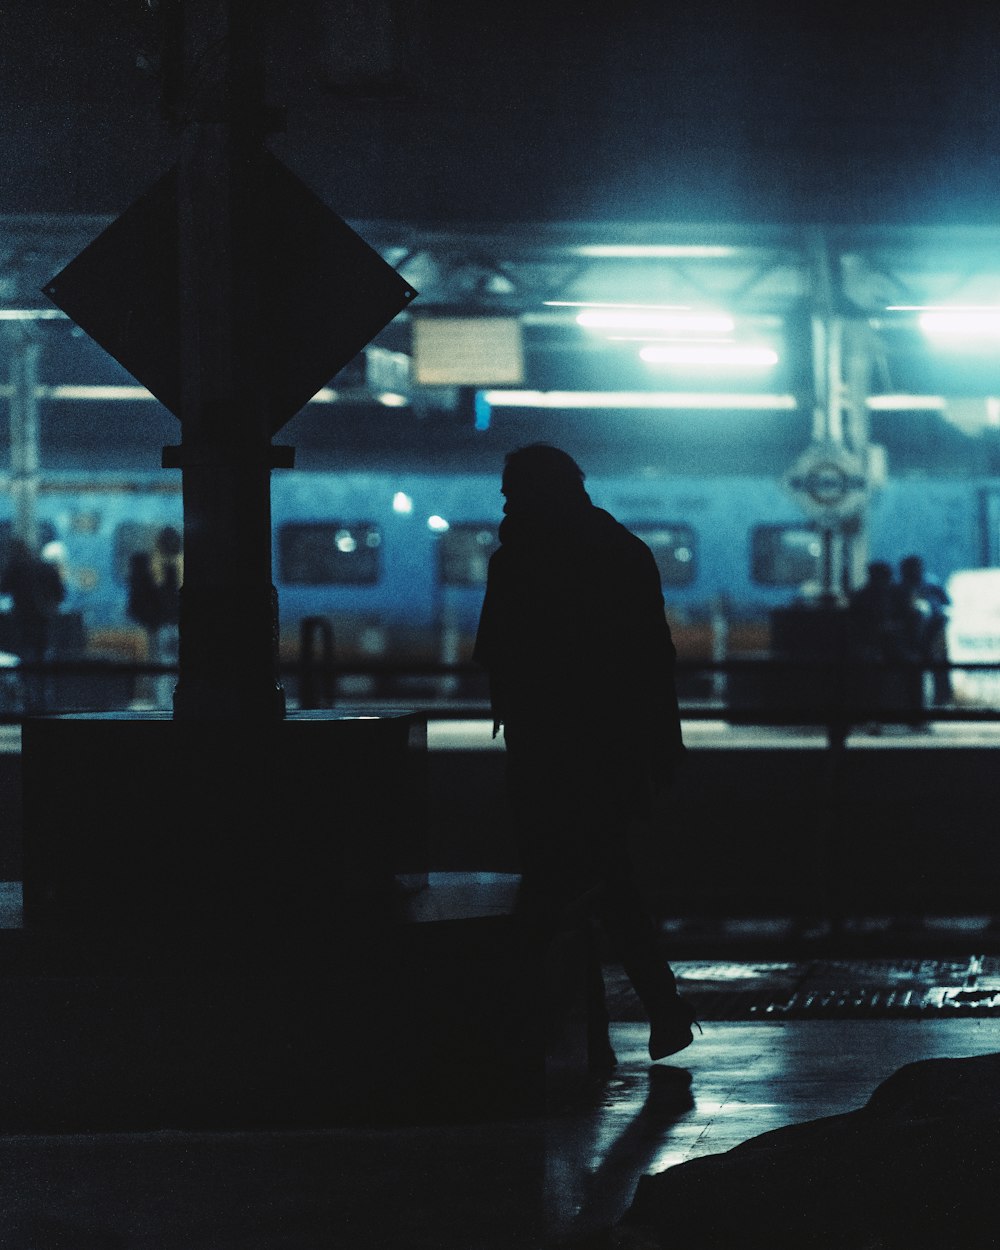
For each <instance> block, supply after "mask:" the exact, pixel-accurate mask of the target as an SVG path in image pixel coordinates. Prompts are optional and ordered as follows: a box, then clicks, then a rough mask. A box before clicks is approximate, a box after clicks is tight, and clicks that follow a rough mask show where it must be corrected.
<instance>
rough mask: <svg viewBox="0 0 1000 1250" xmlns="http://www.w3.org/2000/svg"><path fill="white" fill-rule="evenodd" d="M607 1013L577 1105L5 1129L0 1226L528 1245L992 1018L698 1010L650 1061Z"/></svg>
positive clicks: (584, 1222) (280, 1239) (156, 1237)
mask: <svg viewBox="0 0 1000 1250" xmlns="http://www.w3.org/2000/svg"><path fill="white" fill-rule="evenodd" d="M12 1023H13V1022H11V1021H7V1022H6V1025H5V1027H8V1028H9V1027H12ZM344 1027H345V1028H351V1027H352V1024H351V1019H350V1011H349V1007H348V1008H347V1009H346V1010H345V1017H344ZM612 1032H613V1042H614V1045H615V1048H616V1050H617V1053H618V1058H619V1066H618V1069H617V1071H616V1072H615V1074H614V1076H613V1077H612V1078H611V1079H610V1080H608V1081H607V1082H606V1083H604V1084H603V1085H600V1086H597V1087H595V1090H594V1091H593V1095H592V1097H590V1098H589V1099H588V1100H586V1101H585V1102H583V1103H582V1104H579V1105H575V1106H570V1107H563V1108H558V1107H556V1108H552V1109H550V1111H549V1112H547V1113H546V1114H544V1115H537V1116H534V1117H530V1118H525V1119H508V1120H504V1119H502V1118H497V1119H493V1120H491V1121H489V1122H479V1123H468V1124H442V1125H435V1126H420V1125H407V1126H398V1127H392V1126H388V1127H378V1128H374V1127H372V1128H367V1127H352V1128H336V1127H331V1128H327V1129H317V1130H309V1131H301V1130H298V1131H289V1132H278V1131H260V1132H246V1131H241V1132H233V1133H226V1132H211V1133H209V1132H185V1131H179V1130H178V1129H176V1128H175V1127H171V1126H170V1125H164V1127H163V1131H159V1132H144V1133H102V1134H92V1135H81V1134H70V1135H62V1136H54V1135H37V1136H32V1135H19V1136H7V1137H0V1178H2V1179H0V1244H2V1245H3V1246H4V1247H10V1248H11V1250H57V1248H63V1247H73V1248H74V1250H88V1248H89V1250H153V1248H154V1247H155V1250H181V1248H183V1250H229V1248H230V1247H232V1248H234V1250H235V1247H240V1250H278V1248H279V1247H280V1248H281V1250H388V1248H390V1247H391V1248H396V1247H398V1248H399V1250H514V1248H518V1250H535V1248H538V1250H542V1248H543V1247H547V1246H550V1245H552V1244H553V1243H556V1244H557V1243H558V1242H559V1241H560V1240H561V1239H565V1238H569V1237H572V1238H574V1239H575V1238H576V1237H578V1236H580V1235H582V1234H585V1233H589V1232H591V1231H593V1230H595V1229H597V1228H599V1227H602V1226H604V1225H606V1224H608V1223H610V1222H612V1221H614V1220H616V1219H617V1218H618V1217H619V1216H620V1214H621V1213H622V1212H623V1210H624V1209H625V1208H626V1206H627V1205H628V1202H629V1200H630V1198H631V1195H632V1192H633V1190H634V1187H635V1184H636V1182H637V1180H638V1178H639V1176H640V1175H642V1174H643V1173H655V1172H659V1171H662V1170H663V1169H665V1168H669V1167H671V1166H673V1165H675V1164H678V1163H681V1162H684V1161H686V1160H689V1159H693V1158H696V1157H698V1156H701V1155H704V1154H709V1153H714V1152H720V1151H725V1150H728V1149H730V1148H731V1147H732V1146H735V1145H737V1144H738V1143H740V1142H742V1141H744V1140H746V1139H747V1138H749V1137H752V1136H754V1135H756V1134H759V1133H761V1132H764V1131H767V1130H769V1129H772V1128H776V1127H779V1126H781V1125H786V1124H793V1123H800V1122H802V1121H805V1120H809V1119H814V1118H817V1117H821V1116H826V1115H832V1114H837V1113H840V1112H844V1111H850V1110H853V1109H855V1108H857V1107H859V1106H860V1105H861V1104H862V1103H864V1102H865V1101H866V1099H867V1098H868V1096H869V1094H870V1093H871V1091H872V1090H873V1088H874V1087H875V1086H876V1085H877V1084H878V1083H880V1082H881V1081H882V1080H884V1079H885V1078H886V1077H888V1076H889V1075H890V1074H891V1073H892V1072H893V1071H895V1070H896V1069H897V1068H898V1067H900V1066H902V1065H903V1064H905V1063H909V1062H912V1061H914V1060H918V1059H924V1058H931V1057H940V1056H947V1057H963V1056H969V1055H977V1054H987V1053H990V1052H994V1051H1000V1020H998V1019H994V1018H990V1017H982V1018H961V1019H959V1018H952V1019H948V1018H941V1016H940V1014H939V1015H938V1016H936V1017H935V1018H919V1019H917V1018H914V1019H909V1020H899V1019H842V1020H834V1019H812V1020H786V1021H781V1022H722V1021H711V1020H708V1021H706V1022H705V1024H704V1033H703V1035H702V1036H699V1037H696V1039H695V1041H694V1043H693V1045H692V1046H691V1047H690V1048H689V1049H688V1050H686V1051H684V1052H683V1053H682V1054H680V1055H678V1056H675V1057H674V1059H673V1061H672V1062H664V1063H660V1064H657V1065H650V1063H649V1061H648V1057H647V1056H646V1053H645V1045H646V1037H647V1034H646V1029H645V1026H644V1025H642V1024H640V1023H638V1022H627V1021H626V1022H616V1023H615V1024H614V1025H613V1026H612ZM405 1044H406V1043H405V1028H404V1027H402V1022H401V1029H400V1046H401V1047H402V1046H405ZM482 1079H483V1081H484V1082H488V1081H489V1080H490V1073H489V1071H486V1070H484V1071H483V1074H482ZM887 1175H888V1174H887ZM775 1218H776V1219H780V1212H775Z"/></svg>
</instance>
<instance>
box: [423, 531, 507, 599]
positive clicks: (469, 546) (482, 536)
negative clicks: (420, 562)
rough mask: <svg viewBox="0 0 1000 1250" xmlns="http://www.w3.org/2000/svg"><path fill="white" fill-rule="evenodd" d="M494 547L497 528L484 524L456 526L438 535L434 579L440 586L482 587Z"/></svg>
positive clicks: (495, 546) (495, 545) (495, 547)
mask: <svg viewBox="0 0 1000 1250" xmlns="http://www.w3.org/2000/svg"><path fill="white" fill-rule="evenodd" d="M497 545H498V544H497V528H496V526H495V525H491V524H489V523H488V522H486V521H483V522H480V523H476V524H464V523H459V524H457V525H452V526H451V527H450V529H447V530H445V531H444V532H443V533H442V534H439V535H438V537H437V550H438V578H439V579H440V581H441V585H442V586H473V587H482V586H485V585H486V570H487V567H488V565H489V561H490V556H491V555H492V554H493V552H494V551H496V549H497Z"/></svg>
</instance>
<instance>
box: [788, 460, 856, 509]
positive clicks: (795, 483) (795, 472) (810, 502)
mask: <svg viewBox="0 0 1000 1250" xmlns="http://www.w3.org/2000/svg"><path fill="white" fill-rule="evenodd" d="M785 485H786V486H787V487H788V489H789V490H790V491H791V492H792V494H793V495H794V496H795V498H796V499H797V500H798V502H799V504H800V505H801V506H802V507H803V508H804V509H805V511H806V512H808V513H809V514H810V515H811V516H813V517H815V518H817V519H819V520H823V521H842V520H846V519H847V518H848V517H851V516H854V515H855V514H856V513H857V512H858V511H860V509H861V508H862V507H863V505H864V503H865V500H866V499H867V497H868V476H867V474H866V472H865V465H864V461H863V460H862V458H861V457H860V456H859V455H857V454H856V453H855V452H852V451H850V450H848V448H846V447H842V446H840V445H839V444H838V443H826V442H824V443H814V444H813V445H812V446H811V447H807V448H806V450H805V451H804V452H803V453H802V455H801V456H799V458H798V460H796V462H795V464H794V465H792V467H791V469H790V470H789V471H788V473H787V474H786V475H785Z"/></svg>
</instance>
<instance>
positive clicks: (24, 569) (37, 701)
mask: <svg viewBox="0 0 1000 1250" xmlns="http://www.w3.org/2000/svg"><path fill="white" fill-rule="evenodd" d="M0 594H4V595H9V596H10V599H11V616H12V618H13V621H12V623H13V627H14V647H15V650H16V652H17V654H18V656H19V657H20V658H21V659H22V660H23V661H25V662H26V663H28V664H37V663H41V662H42V661H43V660H46V659H48V657H49V649H50V646H51V641H52V622H53V620H54V619H55V617H56V615H57V613H58V611H59V605H60V604H61V603H62V601H63V599H65V597H66V587H65V584H64V583H63V579H62V574H61V573H60V572H59V569H58V568H57V567H56V565H55V564H52V563H50V562H49V561H48V560H45V559H43V558H42V556H41V555H39V554H38V553H37V552H36V551H34V550H32V548H31V546H30V545H29V544H28V543H26V542H25V541H24V540H23V539H21V538H15V539H14V540H13V541H12V542H11V544H10V553H9V555H8V558H7V563H6V565H5V566H4V570H3V573H2V574H0ZM24 694H25V702H26V705H27V707H28V710H33V709H36V708H38V707H39V706H42V705H43V704H44V703H45V696H46V692H45V679H44V676H43V674H41V673H34V674H29V675H28V677H27V678H26V680H25V684H24Z"/></svg>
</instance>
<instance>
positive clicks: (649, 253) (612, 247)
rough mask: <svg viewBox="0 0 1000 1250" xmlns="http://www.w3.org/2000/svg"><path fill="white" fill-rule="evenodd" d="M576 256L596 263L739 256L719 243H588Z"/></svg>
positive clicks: (576, 248)
mask: <svg viewBox="0 0 1000 1250" xmlns="http://www.w3.org/2000/svg"><path fill="white" fill-rule="evenodd" d="M571 250H572V252H573V254H574V255H575V256H585V257H587V258H589V259H594V260H605V259H606V260H715V259H724V258H725V257H727V256H735V255H736V248H735V247H726V246H723V245H721V244H715V243H584V244H581V245H580V246H578V247H574V248H572V249H571Z"/></svg>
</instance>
